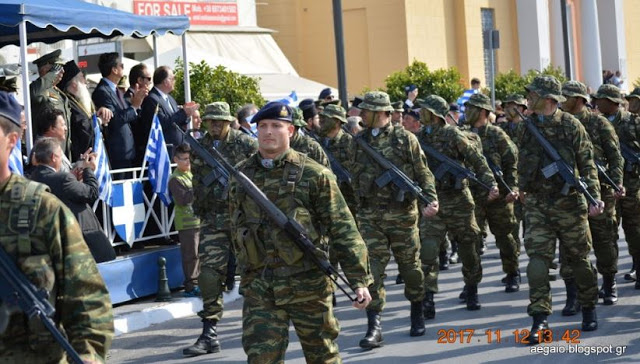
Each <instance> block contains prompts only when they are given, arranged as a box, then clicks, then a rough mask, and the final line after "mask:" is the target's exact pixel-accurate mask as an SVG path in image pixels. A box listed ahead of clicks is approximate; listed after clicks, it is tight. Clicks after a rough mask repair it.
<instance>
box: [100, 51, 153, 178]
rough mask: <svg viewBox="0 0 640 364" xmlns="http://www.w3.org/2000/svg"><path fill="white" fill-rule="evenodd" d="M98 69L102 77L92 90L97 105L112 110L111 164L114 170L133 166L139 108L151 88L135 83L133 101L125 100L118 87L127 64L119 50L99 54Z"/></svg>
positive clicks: (109, 132) (109, 134)
mask: <svg viewBox="0 0 640 364" xmlns="http://www.w3.org/2000/svg"><path fill="white" fill-rule="evenodd" d="M98 68H99V69H100V73H101V74H102V79H101V80H100V83H98V86H97V87H96V89H95V91H93V95H92V99H93V102H94V103H95V105H96V107H97V108H101V107H105V108H107V109H109V110H111V112H113V118H112V119H111V121H110V122H109V125H108V127H107V133H106V147H107V150H108V152H109V160H110V162H111V167H112V168H113V169H119V168H130V167H133V166H134V160H135V157H136V145H135V140H134V137H133V126H134V125H135V124H136V123H137V122H138V110H139V109H140V106H142V101H143V100H144V98H145V97H147V94H148V93H149V91H148V90H147V89H146V88H144V87H139V86H138V85H137V84H136V85H135V86H133V87H134V92H133V96H132V97H131V101H129V102H128V101H126V100H125V99H124V95H123V94H122V93H121V92H120V90H118V88H117V87H116V85H117V84H118V82H119V81H120V79H121V78H122V76H124V65H123V64H122V62H121V60H120V56H119V55H118V53H115V52H113V53H104V54H102V55H100V58H99V60H98ZM145 145H146V140H145ZM125 176H126V175H125Z"/></svg>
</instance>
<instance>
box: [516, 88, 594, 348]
mask: <svg viewBox="0 0 640 364" xmlns="http://www.w3.org/2000/svg"><path fill="white" fill-rule="evenodd" d="M560 87H561V85H560V82H559V81H558V80H556V79H555V78H554V77H552V76H538V77H536V78H535V79H534V80H533V82H532V83H531V84H530V85H528V86H527V87H526V90H527V92H528V94H527V100H528V105H529V108H530V109H531V110H532V111H533V114H532V115H531V116H530V118H529V119H528V120H526V121H525V122H526V123H531V125H526V124H525V125H526V130H525V131H524V132H523V135H522V139H521V142H520V155H519V161H518V179H519V184H520V191H521V192H524V193H525V198H524V202H523V203H524V205H525V220H526V221H527V226H526V230H525V242H524V245H525V249H526V252H527V255H528V256H529V264H528V266H527V278H528V279H529V300H530V302H531V303H530V304H529V306H528V308H527V313H528V314H529V316H531V317H532V318H533V325H532V327H531V336H530V337H529V343H530V344H537V343H539V342H540V341H541V340H542V337H541V336H540V333H541V332H543V330H546V329H548V328H549V324H548V322H547V316H549V315H550V314H551V289H550V286H549V269H550V268H552V267H553V266H554V263H553V259H554V258H555V250H556V240H559V241H560V244H561V246H563V249H564V251H565V252H566V254H565V260H566V262H567V263H568V265H569V266H571V269H572V271H573V274H574V276H575V279H576V286H577V290H578V302H579V303H580V304H581V305H582V330H583V331H593V330H596V329H597V328H598V321H597V317H596V308H595V303H596V300H597V296H598V289H597V285H596V275H595V269H594V268H593V267H592V266H591V263H590V262H589V251H590V250H591V243H590V239H589V231H588V220H587V218H588V216H587V215H589V216H597V215H599V214H601V213H602V210H603V207H604V204H603V203H602V201H599V197H600V188H599V183H598V176H597V172H596V167H595V164H594V162H593V146H592V145H591V142H590V141H589V136H588V134H587V132H586V130H585V129H584V127H583V126H582V124H580V121H578V120H577V119H576V118H574V117H573V116H572V115H571V114H569V113H566V112H563V111H561V110H560V109H558V103H559V102H563V101H565V98H564V97H563V96H562V94H561V90H560ZM533 127H535V128H537V129H538V131H539V133H540V134H541V135H542V136H543V137H544V138H545V139H546V140H547V141H548V143H550V145H551V146H552V147H554V148H555V149H556V151H557V153H558V154H559V155H560V156H561V158H562V160H563V163H566V165H567V166H568V167H569V168H570V169H572V170H573V171H574V173H576V171H577V175H576V176H574V178H579V177H583V178H584V179H585V182H586V191H587V192H588V193H590V195H591V196H592V197H593V198H594V199H595V202H596V205H588V204H587V202H586V200H585V197H584V196H583V195H582V194H581V193H579V192H578V191H577V190H576V188H575V187H572V188H570V189H569V190H568V191H567V194H566V195H565V194H563V193H562V191H563V188H564V187H565V186H566V181H565V180H564V179H563V178H562V177H561V176H560V175H559V173H556V174H555V175H552V176H549V178H545V175H544V174H543V171H542V169H543V168H545V167H546V166H548V165H550V164H552V163H555V162H557V161H554V160H553V159H551V158H550V157H549V156H548V154H549V153H547V152H546V151H545V149H544V148H543V147H542V144H541V142H540V140H538V139H536V137H535V136H534V134H533V132H532V130H533ZM530 128H531V130H530Z"/></svg>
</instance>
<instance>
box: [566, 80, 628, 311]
mask: <svg viewBox="0 0 640 364" xmlns="http://www.w3.org/2000/svg"><path fill="white" fill-rule="evenodd" d="M562 95H563V96H564V97H565V98H566V99H567V100H566V101H565V102H563V103H562V110H564V111H566V112H568V113H570V114H572V115H573V116H575V117H576V118H577V119H578V120H580V122H581V123H582V125H583V126H584V128H585V130H586V131H587V133H588V134H589V138H590V139H591V143H593V158H594V160H595V162H596V163H598V164H600V165H601V166H602V167H604V168H605V169H606V172H605V173H606V174H607V175H608V176H609V177H610V178H611V180H612V181H613V182H614V183H615V185H616V186H618V188H620V192H615V191H614V189H613V187H612V186H611V185H609V184H607V183H606V180H605V179H604V178H600V196H601V199H602V201H604V212H603V213H602V214H600V215H598V216H594V217H590V218H589V230H590V231H591V237H592V239H593V251H594V253H595V255H596V268H597V269H598V272H600V274H602V288H603V293H604V297H603V299H604V304H605V305H614V304H616V302H618V294H617V289H616V277H615V276H616V273H617V272H618V223H617V220H616V200H617V199H619V198H621V197H623V196H624V194H625V192H624V186H623V185H622V177H623V172H622V168H623V166H624V159H623V158H622V155H621V154H620V143H619V142H618V136H617V135H616V131H615V129H614V128H613V125H611V123H609V122H608V121H607V119H605V118H604V117H602V116H600V115H597V114H595V113H592V112H590V111H589V109H588V108H587V106H586V105H587V102H588V101H589V95H588V94H587V86H585V85H584V84H582V83H580V82H578V81H568V82H565V83H564V84H563V85H562ZM564 254H566V253H565V252H563V251H561V252H560V258H561V261H560V264H561V265H560V275H561V276H562V279H564V282H565V286H566V288H567V304H566V306H565V308H564V309H563V310H562V314H563V315H565V316H571V315H575V314H576V313H577V312H576V311H577V310H576V305H577V300H576V299H577V296H576V285H575V279H574V278H573V273H572V272H571V267H570V266H569V265H568V264H566V262H563V261H562V258H563V255H564Z"/></svg>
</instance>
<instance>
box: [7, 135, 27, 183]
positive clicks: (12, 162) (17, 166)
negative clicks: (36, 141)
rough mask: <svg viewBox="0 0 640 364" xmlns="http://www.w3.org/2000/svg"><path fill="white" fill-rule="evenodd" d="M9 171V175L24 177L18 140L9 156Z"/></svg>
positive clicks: (20, 142)
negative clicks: (14, 174)
mask: <svg viewBox="0 0 640 364" xmlns="http://www.w3.org/2000/svg"><path fill="white" fill-rule="evenodd" d="M9 170H11V173H16V174H19V175H24V170H23V169H22V141H20V139H18V142H17V143H16V145H15V146H14V147H13V150H12V151H11V155H10V156H9Z"/></svg>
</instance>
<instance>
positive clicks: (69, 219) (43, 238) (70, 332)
mask: <svg viewBox="0 0 640 364" xmlns="http://www.w3.org/2000/svg"><path fill="white" fill-rule="evenodd" d="M35 183H36V182H31V181H28V180H27V179H25V178H24V177H22V176H19V175H16V174H12V175H11V177H10V178H9V180H8V181H7V182H5V183H4V185H0V216H2V218H1V220H2V223H1V224H0V245H1V246H2V248H3V249H4V250H5V251H6V252H7V254H9V256H11V257H13V258H14V259H15V262H16V265H17V266H18V267H19V268H20V269H21V270H22V272H23V273H24V274H25V276H26V277H27V278H28V279H29V280H30V281H31V282H32V283H33V284H34V285H36V286H37V287H38V288H42V289H44V290H46V291H48V292H49V293H50V295H49V297H50V298H49V301H50V302H51V304H52V305H53V306H54V307H55V310H56V314H55V317H54V321H55V322H56V326H57V327H58V329H62V331H63V332H64V333H66V336H67V338H68V340H69V342H70V343H71V345H72V346H73V348H74V349H75V350H76V351H77V352H78V354H80V356H81V357H82V359H83V360H87V361H95V362H104V361H105V359H106V356H107V350H108V349H109V347H110V346H111V340H112V338H113V313H112V310H111V300H110V298H109V292H108V291H107V288H106V287H105V284H104V281H103V280H102V276H101V275H100V273H99V272H98V268H97V265H96V263H95V260H94V259H93V257H92V256H91V253H90V252H89V248H88V247H87V245H86V243H85V241H84V239H83V237H82V232H81V231H80V226H79V225H78V222H77V221H76V219H75V218H74V216H73V214H72V213H71V211H70V210H69V209H68V208H67V207H66V206H64V205H63V204H62V203H61V202H60V200H58V199H57V198H56V197H55V196H53V195H52V194H50V193H48V192H41V194H40V193H38V192H36V194H35V195H36V196H37V195H40V196H41V197H40V199H39V201H40V202H39V204H37V203H36V205H34V206H33V207H32V208H29V211H30V212H31V215H30V220H31V222H32V224H31V223H30V229H31V230H30V232H29V233H28V236H27V237H26V239H27V240H26V241H27V243H26V245H23V244H21V239H20V233H19V232H16V230H17V228H16V226H17V221H13V220H10V216H14V217H17V216H16V215H18V214H17V212H16V211H12V206H20V202H19V200H18V201H16V200H15V199H12V193H13V192H14V190H15V191H19V190H18V187H15V186H16V185H18V186H19V185H22V186H25V187H26V185H27V184H35ZM23 193H24V192H23ZM20 195H23V194H19V196H20ZM29 243H30V244H29ZM0 279H2V278H0ZM9 309H10V310H11V311H10V312H11V316H10V317H9V326H8V327H7V330H6V331H5V332H4V333H2V334H0V358H2V360H0V361H3V362H4V360H7V359H8V361H10V362H11V358H13V359H15V362H29V361H34V360H35V361H38V362H42V363H45V362H46V363H49V362H56V363H57V362H65V361H64V357H65V354H64V351H63V349H62V348H61V347H60V346H59V345H58V343H57V342H56V341H55V339H53V336H51V334H50V333H49V331H47V329H46V328H45V327H44V326H43V325H42V324H41V322H40V321H39V320H37V319H34V320H28V319H27V317H26V316H25V315H24V314H23V313H21V312H20V311H14V310H12V308H11V307H9Z"/></svg>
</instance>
